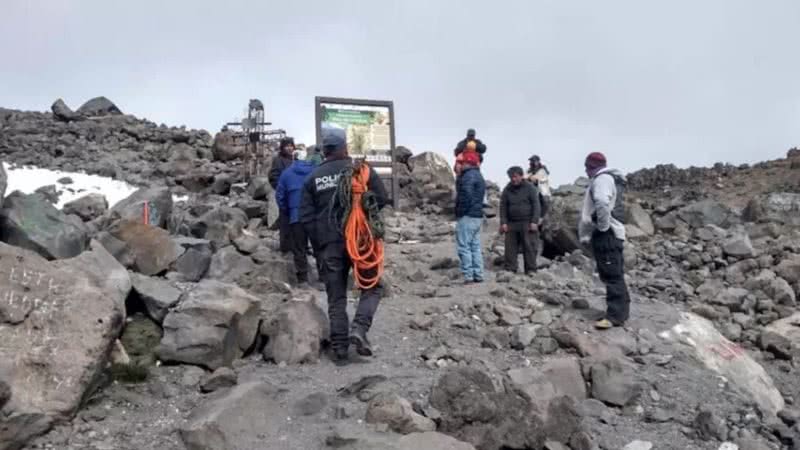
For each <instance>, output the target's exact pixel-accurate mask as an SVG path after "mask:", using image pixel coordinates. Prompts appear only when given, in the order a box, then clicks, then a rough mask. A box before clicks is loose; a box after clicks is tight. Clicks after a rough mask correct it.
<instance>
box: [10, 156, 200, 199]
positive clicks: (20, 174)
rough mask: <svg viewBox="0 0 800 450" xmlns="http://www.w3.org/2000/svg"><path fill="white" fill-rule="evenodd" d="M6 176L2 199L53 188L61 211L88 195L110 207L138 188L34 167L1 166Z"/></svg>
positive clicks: (120, 182)
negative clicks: (101, 198)
mask: <svg viewBox="0 0 800 450" xmlns="http://www.w3.org/2000/svg"><path fill="white" fill-rule="evenodd" d="M3 167H4V168H5V169H6V173H7V174H8V188H7V189H6V195H8V194H10V193H12V192H14V191H20V192H22V193H24V194H31V193H33V192H35V191H36V189H39V188H40V187H43V186H50V185H55V186H56V191H58V192H59V193H60V194H61V196H60V197H59V198H58V204H56V207H58V208H63V207H64V205H65V204H66V203H69V202H71V201H72V200H76V199H78V198H81V197H83V196H85V195H88V194H102V195H104V196H105V197H106V200H108V205H109V206H112V207H113V206H114V205H116V204H117V203H119V202H120V201H122V200H124V199H126V198H128V197H129V196H130V195H131V194H133V193H134V192H136V190H138V189H139V188H138V187H136V186H133V185H131V184H128V183H126V182H124V181H119V180H114V179H111V178H108V177H101V176H99V175H88V174H85V173H80V172H62V171H60V170H49V169H41V168H38V167H34V166H25V167H23V166H12V165H10V164H7V163H3ZM65 177H66V178H70V179H71V180H72V183H70V184H63V183H60V182H59V181H58V180H60V179H62V178H65ZM187 198H188V197H185V196H173V201H175V202H179V201H186V200H187Z"/></svg>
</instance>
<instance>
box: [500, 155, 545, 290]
mask: <svg viewBox="0 0 800 450" xmlns="http://www.w3.org/2000/svg"><path fill="white" fill-rule="evenodd" d="M524 176H525V173H524V171H523V170H522V168H521V167H516V166H515V167H512V168H510V169H508V177H509V178H510V179H511V181H510V182H509V183H508V185H507V186H506V187H505V189H503V194H502V196H501V197H500V232H501V233H504V234H505V235H506V249H505V252H506V253H505V260H506V261H505V266H506V270H508V271H510V272H516V271H517V265H518V264H517V255H518V254H519V250H520V247H522V256H523V260H524V265H525V273H527V274H530V273H533V272H535V271H536V253H537V252H538V248H537V247H538V241H539V236H538V233H539V219H540V214H541V204H540V201H539V191H538V189H537V188H536V186H534V185H533V184H531V183H530V182H528V181H527V180H525V178H524Z"/></svg>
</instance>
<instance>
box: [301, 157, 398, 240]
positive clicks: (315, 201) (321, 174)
mask: <svg viewBox="0 0 800 450" xmlns="http://www.w3.org/2000/svg"><path fill="white" fill-rule="evenodd" d="M349 167H353V160H352V159H350V158H345V159H329V160H325V161H323V162H322V164H320V165H319V166H317V167H316V168H315V169H314V171H313V172H311V175H309V177H308V179H306V182H305V185H304V186H303V201H302V202H301V204H300V222H302V223H303V225H304V228H305V230H306V233H308V236H309V238H310V240H311V245H312V246H313V247H314V248H315V249H321V248H322V247H324V246H325V245H327V244H330V243H333V242H344V234H343V231H342V223H343V220H344V207H343V206H342V205H341V204H340V203H339V201H338V199H337V198H336V191H337V187H338V184H339V178H340V177H341V174H342V172H343V171H344V170H345V169H347V168H349ZM367 188H368V189H369V190H370V192H372V193H373V194H375V199H376V200H377V202H378V207H379V208H383V207H384V206H385V205H386V202H387V201H388V200H387V196H386V187H385V186H384V185H383V181H382V180H381V179H380V177H379V176H378V174H377V173H376V172H375V169H373V168H372V167H370V168H369V180H368V181H367Z"/></svg>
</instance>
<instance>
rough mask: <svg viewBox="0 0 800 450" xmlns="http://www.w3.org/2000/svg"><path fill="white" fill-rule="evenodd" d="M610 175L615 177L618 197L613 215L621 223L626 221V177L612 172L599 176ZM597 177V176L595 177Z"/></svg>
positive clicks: (612, 210)
mask: <svg viewBox="0 0 800 450" xmlns="http://www.w3.org/2000/svg"><path fill="white" fill-rule="evenodd" d="M603 175H608V176H610V177H612V178H614V185H615V186H616V188H617V198H616V201H615V203H614V207H613V208H612V209H611V217H613V218H615V219H617V221H618V222H619V223H623V224H624V223H625V178H623V177H622V176H620V175H617V174H615V173H611V172H603V173H601V174H599V175H597V176H598V177H600V176H603ZM595 178H596V177H595Z"/></svg>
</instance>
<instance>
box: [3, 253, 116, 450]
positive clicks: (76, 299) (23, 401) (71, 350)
mask: <svg viewBox="0 0 800 450" xmlns="http://www.w3.org/2000/svg"><path fill="white" fill-rule="evenodd" d="M106 256H107V255H106ZM103 260H104V258H103V257H102V256H99V257H96V258H95V257H93V256H92V255H89V256H88V257H85V258H82V259H74V260H62V261H57V262H48V261H47V260H45V259H44V258H42V257H41V256H39V255H37V254H35V253H33V252H30V251H27V250H25V249H21V248H17V247H11V246H8V245H5V244H2V243H0V277H2V279H3V280H4V282H3V284H2V287H0V379H2V380H3V381H4V382H5V384H7V385H8V386H9V387H10V390H11V396H10V399H8V400H7V402H6V404H5V406H4V407H3V414H0V448H2V449H4V450H16V449H20V448H22V447H24V446H25V444H26V443H27V442H28V441H29V440H30V439H32V438H34V437H35V436H37V435H40V434H43V433H45V432H47V431H48V430H49V429H50V428H51V427H52V426H53V425H54V424H55V423H58V422H65V421H68V420H70V419H71V418H72V417H73V416H74V414H75V413H76V412H77V410H78V408H79V406H80V405H81V402H82V401H83V400H84V399H86V398H88V397H89V395H90V394H91V393H92V391H93V390H94V389H96V388H97V387H98V381H99V376H100V374H101V372H102V370H103V369H104V368H105V366H106V364H107V362H108V358H109V355H110V353H111V349H112V347H113V344H114V341H115V340H116V339H117V337H118V336H119V334H120V333H121V332H122V325H123V321H124V319H123V315H124V309H121V308H120V305H123V304H124V302H125V296H126V295H127V293H125V294H123V293H122V290H119V289H117V288H115V287H114V286H119V285H118V284H116V283H108V284H100V283H98V282H100V281H101V280H100V279H99V277H98V276H97V275H98V274H99V273H101V272H103V271H104V270H105V268H103V267H92V266H90V265H91V264H97V263H99V262H101V261H103Z"/></svg>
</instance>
